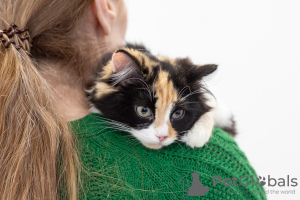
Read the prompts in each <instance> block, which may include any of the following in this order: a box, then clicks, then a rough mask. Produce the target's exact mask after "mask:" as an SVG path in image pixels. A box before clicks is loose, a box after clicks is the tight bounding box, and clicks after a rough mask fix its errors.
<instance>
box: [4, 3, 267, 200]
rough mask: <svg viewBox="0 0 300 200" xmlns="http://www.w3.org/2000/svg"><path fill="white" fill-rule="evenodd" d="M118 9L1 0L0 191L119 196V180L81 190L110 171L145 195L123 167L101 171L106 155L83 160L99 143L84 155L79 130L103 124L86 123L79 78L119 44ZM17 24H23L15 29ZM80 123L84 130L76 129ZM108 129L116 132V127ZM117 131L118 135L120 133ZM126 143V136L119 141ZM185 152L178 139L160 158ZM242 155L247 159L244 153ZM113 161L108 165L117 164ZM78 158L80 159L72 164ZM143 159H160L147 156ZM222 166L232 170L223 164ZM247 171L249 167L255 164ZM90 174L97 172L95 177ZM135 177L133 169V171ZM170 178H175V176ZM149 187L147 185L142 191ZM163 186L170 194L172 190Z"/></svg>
mask: <svg viewBox="0 0 300 200" xmlns="http://www.w3.org/2000/svg"><path fill="white" fill-rule="evenodd" d="M126 17H127V14H126V8H125V5H124V2H123V1H122V0H52V1H47V0H26V1H23V0H2V2H1V7H0V30H2V31H1V32H0V39H1V45H0V51H1V53H0V94H1V96H0V110H1V112H0V177H1V182H0V197H1V198H0V199H57V198H59V196H60V197H61V198H63V199H64V198H68V199H77V198H78V197H81V198H84V197H86V198H95V199H102V198H103V197H113V196H116V197H118V198H121V196H120V195H119V196H118V194H120V193H122V192H121V190H122V189H121V190H111V188H113V187H114V186H115V185H116V184H115V183H120V181H117V182H114V181H112V182H111V183H107V182H105V181H104V182H102V183H103V185H99V187H104V188H106V190H105V191H102V192H99V193H98V194H97V195H98V196H97V195H95V194H93V195H92V196H91V193H89V191H88V189H89V187H91V186H92V185H93V184H94V185H95V184H97V181H98V180H106V179H105V177H108V176H107V175H108V174H109V175H111V178H109V179H107V180H112V179H114V178H115V179H116V177H117V178H119V179H118V180H121V181H122V180H123V181H124V182H123V183H122V184H121V186H123V187H124V188H123V189H124V190H127V192H124V191H123V193H124V194H125V197H132V198H133V197H134V196H136V197H138V198H142V197H145V198H146V196H144V195H145V193H140V192H136V191H142V190H143V189H144V187H143V186H141V185H138V186H134V187H133V185H132V183H130V180H125V178H126V177H127V178H128V176H127V175H126V174H125V172H124V173H122V172H121V171H122V170H121V171H120V170H117V171H118V174H117V175H116V173H112V174H110V173H106V170H107V169H109V168H111V165H110V164H108V165H107V163H106V160H101V162H100V163H103V166H105V168H104V171H101V170H100V168H101V169H102V168H103V166H102V165H97V166H98V167H96V168H93V167H94V166H96V165H90V164H86V163H87V162H88V161H87V159H91V160H95V159H96V160H97V159H98V158H96V156H97V155H100V156H103V155H102V154H101V153H102V152H103V151H105V148H104V147H103V146H102V147H103V148H102V147H99V148H98V150H99V152H100V153H99V154H94V155H93V156H94V157H93V156H92V157H87V156H86V155H87V154H86V153H87V151H90V150H88V147H89V146H90V144H89V145H85V144H86V143H85V142H86V141H85V140H83V139H82V137H80V134H82V133H83V132H84V133H85V134H89V133H92V132H93V131H94V130H96V129H99V130H96V132H97V131H98V132H99V131H100V132H101V130H102V128H103V127H102V125H101V126H100V125H99V126H97V127H96V128H95V127H92V128H91V126H95V123H97V120H101V118H100V117H99V116H95V115H90V112H89V107H88V105H87V103H86V101H85V93H84V86H85V84H86V83H87V82H88V81H89V77H90V75H91V73H92V71H93V69H95V68H96V67H97V63H98V61H99V59H100V58H101V56H102V55H103V54H104V53H105V52H107V51H111V50H114V49H116V48H117V47H118V46H121V45H122V43H123V40H124V34H125V31H126V20H127V19H126ZM13 24H15V25H13ZM9 25H11V26H9ZM24 27H28V29H26V28H25V29H22V28H24ZM95 118H96V121H94V120H95ZM78 119H80V120H78ZM76 120H77V121H76ZM68 121H73V122H72V125H73V128H74V132H75V133H76V134H77V136H78V140H79V141H78V143H76V144H77V145H78V146H75V143H74V141H75V137H74V136H75V135H74V134H73V133H72V131H71V130H70V127H69V125H68ZM88 123H92V124H88ZM93 123H94V124H93ZM85 124H86V125H85ZM78 125H79V127H78ZM83 129H84V130H85V131H83V132H82V130H83ZM219 131H220V130H219ZM111 135H112V134H110V136H111ZM116 135H117V137H119V136H120V135H119V133H116ZM118 135H119V136H118ZM101 137H102V136H101ZM120 137H121V136H120ZM215 137H217V135H216V136H215ZM121 139H123V140H124V138H122V137H121ZM119 140H120V138H116V141H119ZM229 140H230V139H229ZM125 141H128V140H125ZM130 141H131V140H130ZM224 143H226V141H224ZM231 143H234V142H233V141H231ZM131 144H132V142H131V143H128V142H127V143H126V145H131ZM178 146H179V145H177V144H175V145H173V146H171V147H170V148H166V150H164V151H162V152H161V153H165V155H167V154H168V155H170V154H169V152H171V148H173V149H176V148H177V149H178V148H180V146H179V147H178ZM133 147H134V148H138V149H140V151H142V153H138V151H136V152H135V153H134V155H135V158H136V159H134V161H133V162H139V161H141V160H142V159H140V160H139V158H141V157H140V156H141V155H142V154H145V153H147V155H150V154H151V156H152V157H155V156H157V155H158V153H157V152H156V153H154V152H153V151H150V150H146V149H145V148H143V149H142V148H141V147H139V146H138V143H136V142H135V143H133V146H130V147H128V148H133ZM77 148H79V152H78V154H79V156H80V157H81V161H79V160H80V159H79V156H78V154H77V151H76V149H77ZM115 148H117V147H115ZM119 149H121V148H119ZM98 150H95V151H97V152H98ZM117 150H118V149H117ZM131 150H132V149H131ZM210 151H211V150H210ZM235 151H239V150H238V149H235ZM121 152H122V151H121ZM125 152H126V150H125ZM194 152H195V153H194ZM187 153H188V154H194V155H198V154H197V151H190V150H187V149H185V147H183V148H182V152H181V153H179V154H178V155H179V156H176V157H178V158H175V161H174V159H173V161H172V162H171V160H168V159H167V160H166V164H167V165H172V164H174V165H175V164H176V163H178V162H183V161H184V160H187V158H186V157H185V156H184V155H185V154H187ZM198 153H199V152H198ZM119 155H120V153H119ZM130 155H132V154H130ZM116 157H117V158H118V156H116ZM101 158H102V157H101ZM156 159H162V158H160V157H157V158H156ZM176 159H177V160H176ZM189 159H191V158H189ZM193 159H194V161H193V162H192V163H194V164H192V165H191V166H193V167H192V168H188V167H187V166H182V167H181V169H182V170H183V171H184V170H185V169H194V170H195V169H196V168H197V167H199V166H198V164H197V162H198V161H199V160H200V159H201V158H200V157H199V158H198V157H197V156H196V157H195V156H193ZM195 159H196V161H195ZM197 159H198V161H197ZM214 159H216V158H212V159H211V161H212V163H213V162H214V161H215V160H214ZM244 159H245V158H244ZM116 160H118V159H116ZM116 160H115V161H116ZM115 161H112V162H115ZM173 162H174V163H173ZM93 163H95V162H94V161H93ZM116 163H117V162H115V163H114V164H116ZM129 163H130V162H129ZM245 163H246V164H245V165H247V161H245ZM98 164H99V162H98ZM117 164H118V165H114V166H113V167H121V165H122V164H120V163H117ZM148 164H149V163H148ZM80 165H82V167H81V168H80V170H79V166H80ZM146 165H147V163H143V164H142V165H139V167H141V168H140V169H141V171H143V170H145V169H144V168H143V167H144V166H146ZM151 165H154V166H156V167H157V166H160V165H159V164H154V163H151ZM211 165H212V164H211ZM205 166H207V165H205ZM243 166H244V165H243ZM247 166H248V165H247ZM120 169H121V168H120ZM211 169H214V168H213V167H212V168H211ZM249 169H252V168H251V167H249ZM87 170H88V171H87ZM199 170H203V169H199ZM162 171H163V170H162ZM228 171H234V170H233V168H232V167H231V168H230V167H229V170H228ZM250 171H251V170H250ZM114 172H116V171H114ZM137 172H138V171H137ZM252 172H253V170H252ZM253 173H254V175H255V172H253ZM79 174H83V176H82V177H83V178H81V179H80V176H79ZM95 174H99V176H96V178H95ZM229 174H230V173H229ZM178 175H181V174H180V173H179V174H178ZM158 176H161V174H158ZM169 176H170V177H171V175H169ZM143 177H144V176H142V175H141V174H140V173H137V178H140V179H142V178H143ZM122 178H123V179H122ZM172 178H174V177H172ZM149 179H150V184H152V182H151V177H148V178H147V180H149ZM80 180H82V182H80ZM153 180H154V178H153ZM155 180H156V179H155ZM174 180H176V182H177V181H178V180H179V179H176V178H175V179H174ZM207 180H210V179H207ZM145 181H146V180H145ZM157 181H160V179H157ZM141 183H142V184H143V183H144V182H141ZM170 183H171V184H172V182H170ZM128 184H129V185H128ZM174 184H175V183H174ZM176 184H177V183H176ZM207 184H210V183H207ZM207 184H206V185H207ZM127 186H128V187H127ZM161 187H162V188H163V187H165V186H164V185H162V186H161ZM180 187H181V186H180ZM220 187H221V188H222V187H223V186H220ZM79 188H81V189H79ZM157 188H160V187H156V188H152V191H155V192H152V193H151V192H150V193H151V194H152V197H157V198H158V197H159V198H160V197H161V195H162V194H160V193H159V190H157ZM260 190H261V189H260ZM107 191H109V192H107ZM114 191H115V193H113V192H114ZM128 191H129V192H128ZM132 191H133V192H132ZM149 191H150V188H148V190H147V192H149ZM171 191H173V192H171V193H172V194H175V192H174V190H171ZM110 192H112V194H110ZM179 192H181V191H179ZM131 194H132V196H130V195H131ZM178 194H179V193H178ZM179 195H182V193H181V194H179ZM148 198H150V197H149V196H148Z"/></svg>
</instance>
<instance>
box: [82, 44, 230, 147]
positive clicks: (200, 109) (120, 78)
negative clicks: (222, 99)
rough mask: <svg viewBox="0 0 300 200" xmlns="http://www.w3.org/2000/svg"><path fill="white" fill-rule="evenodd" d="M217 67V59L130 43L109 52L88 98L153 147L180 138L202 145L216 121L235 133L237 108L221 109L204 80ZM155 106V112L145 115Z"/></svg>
mask: <svg viewBox="0 0 300 200" xmlns="http://www.w3.org/2000/svg"><path fill="white" fill-rule="evenodd" d="M216 69H217V65H214V64H209V65H195V64H193V63H192V62H191V60H190V59H188V58H177V59H169V58H166V57H156V56H153V55H152V54H151V53H150V52H149V51H148V50H147V49H145V47H143V46H140V45H128V46H127V47H124V48H121V49H119V50H117V51H116V52H114V53H113V54H107V55H106V56H105V57H104V58H103V61H102V67H101V70H100V72H98V73H96V78H95V79H94V81H93V82H92V84H91V85H90V87H89V89H88V90H87V91H88V92H87V94H88V99H89V102H90V104H91V105H92V107H93V108H92V109H93V110H94V112H95V111H96V112H100V113H101V114H102V115H104V117H106V118H107V119H109V121H110V122H111V123H113V124H114V125H115V126H116V127H117V128H118V129H122V130H126V131H128V132H130V133H131V134H132V135H133V136H134V137H135V138H137V139H138V140H139V141H140V142H141V143H142V144H144V145H145V146H146V147H148V148H152V149H159V148H161V147H162V146H167V145H169V144H171V143H173V142H174V141H178V140H179V141H183V142H185V143H186V144H187V145H188V146H190V147H202V146H203V145H204V144H205V143H206V142H207V141H208V140H209V138H210V136H211V133H212V129H213V126H214V125H220V126H222V127H223V128H226V129H227V131H228V132H231V133H232V134H235V129H234V121H233V120H232V116H231V114H230V113H228V112H226V113H224V112H223V113H222V112H218V110H220V109H218V108H217V106H216V104H215V101H214V97H213V96H212V94H211V93H210V92H209V91H208V90H207V89H206V87H205V86H204V84H203V78H204V77H205V76H207V75H209V74H211V73H213V72H214V71H215V70H216ZM212 107H213V108H212ZM149 110H150V111H151V113H152V114H151V113H150V115H149V116H147V117H145V116H144V114H145V113H146V114H147V113H148V112H149ZM182 113H183V116H181V115H182ZM219 113H222V114H221V115H219ZM141 115H143V117H142V116H141ZM178 116H181V117H180V118H177V117H178ZM218 121H219V122H220V123H219V124H218Z"/></svg>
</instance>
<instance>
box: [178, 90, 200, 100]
mask: <svg viewBox="0 0 300 200" xmlns="http://www.w3.org/2000/svg"><path fill="white" fill-rule="evenodd" d="M199 93H203V91H201V89H199V90H195V91H193V92H191V93H189V94H188V95H186V96H184V97H183V98H181V99H180V100H179V102H181V101H184V100H185V99H186V98H188V97H189V96H191V95H194V94H199Z"/></svg>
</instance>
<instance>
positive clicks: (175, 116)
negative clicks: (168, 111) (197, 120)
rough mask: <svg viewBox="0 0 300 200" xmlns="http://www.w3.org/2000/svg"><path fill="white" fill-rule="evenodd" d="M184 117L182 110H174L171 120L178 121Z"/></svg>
mask: <svg viewBox="0 0 300 200" xmlns="http://www.w3.org/2000/svg"><path fill="white" fill-rule="evenodd" d="M183 115H184V111H183V110H176V111H175V112H174V113H173V114H172V118H173V119H180V118H182V117H183Z"/></svg>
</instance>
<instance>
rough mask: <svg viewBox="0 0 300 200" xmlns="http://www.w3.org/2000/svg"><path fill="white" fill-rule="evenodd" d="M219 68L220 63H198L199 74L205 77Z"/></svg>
mask: <svg viewBox="0 0 300 200" xmlns="http://www.w3.org/2000/svg"><path fill="white" fill-rule="evenodd" d="M217 69H218V65H215V64H207V65H197V74H198V75H199V76H200V77H204V76H207V75H210V74H211V73H213V72H214V71H216V70H217Z"/></svg>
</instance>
